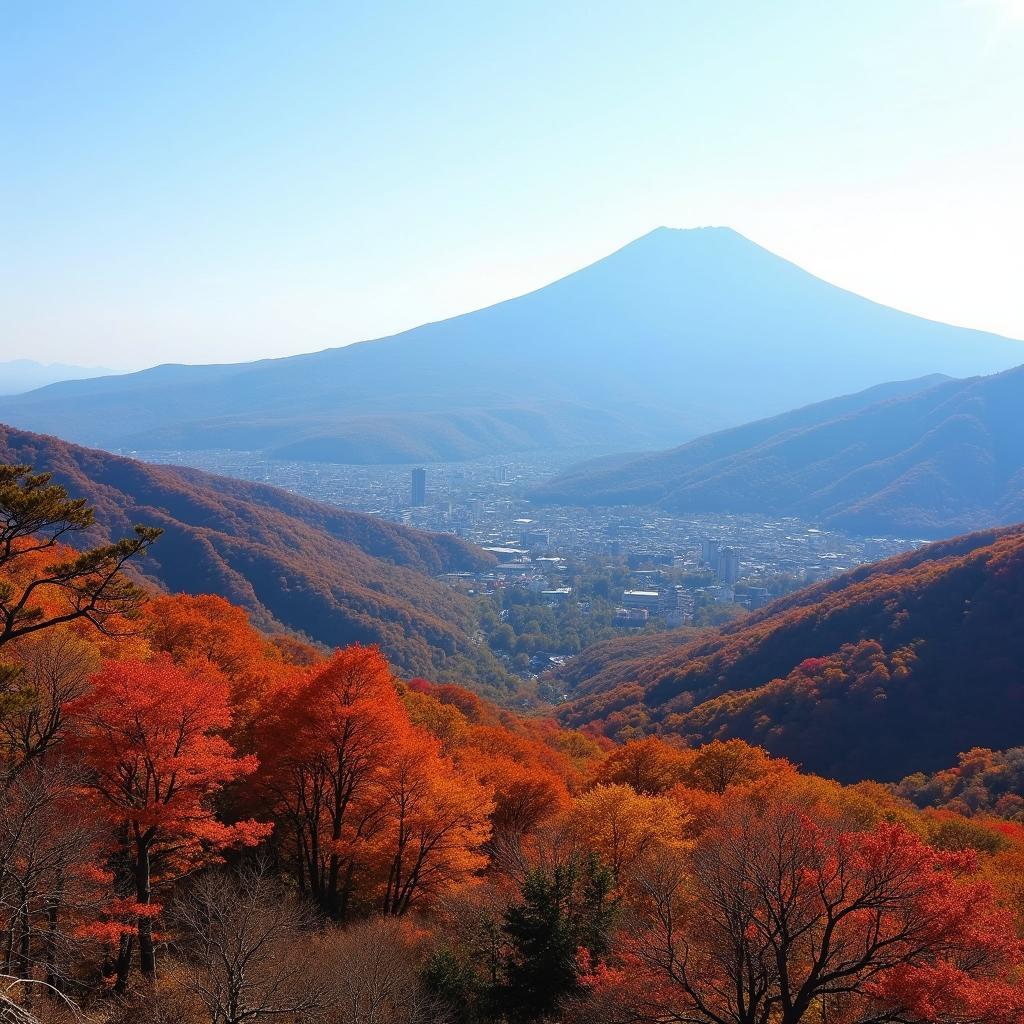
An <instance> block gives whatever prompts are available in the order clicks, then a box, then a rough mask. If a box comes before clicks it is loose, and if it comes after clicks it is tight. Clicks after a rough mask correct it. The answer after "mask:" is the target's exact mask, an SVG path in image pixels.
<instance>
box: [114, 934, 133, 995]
mask: <svg viewBox="0 0 1024 1024" xmlns="http://www.w3.org/2000/svg"><path fill="white" fill-rule="evenodd" d="M134 952H135V937H134V936H133V935H122V936H121V943H120V946H119V947H118V951H117V965H116V974H115V976H116V980H115V982H114V991H115V992H117V993H118V994H120V993H122V992H124V990H125V989H126V988H127V987H128V976H129V975H130V974H131V972H132V954H133V953H134Z"/></svg>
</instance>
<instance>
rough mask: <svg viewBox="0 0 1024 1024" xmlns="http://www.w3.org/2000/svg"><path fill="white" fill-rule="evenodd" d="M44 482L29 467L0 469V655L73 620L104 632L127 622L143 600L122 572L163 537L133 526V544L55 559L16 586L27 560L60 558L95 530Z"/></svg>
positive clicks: (47, 478) (88, 515)
mask: <svg viewBox="0 0 1024 1024" xmlns="http://www.w3.org/2000/svg"><path fill="white" fill-rule="evenodd" d="M51 479H52V477H51V474H50V473H32V471H31V467H30V466H14V465H2V466H0V575H2V578H0V647H2V646H3V645H4V644H7V643H9V642H10V641H12V640H16V639H18V638H19V637H22V636H27V635H28V634H30V633H36V632H38V631H39V630H42V629H48V628H49V627H51V626H56V625H59V624H60V623H65V622H72V621H74V620H76V619H85V620H87V621H88V622H90V623H91V624H92V625H93V626H95V627H96V628H97V629H99V630H101V631H103V632H108V631H109V628H110V623H111V620H112V619H113V618H114V617H115V616H123V615H126V614H130V613H131V612H132V611H134V610H135V608H136V607H137V606H138V604H139V602H140V600H141V599H142V596H143V595H142V591H141V590H140V588H139V587H137V586H136V585H135V584H134V583H132V582H131V580H129V579H127V578H126V577H125V576H123V575H122V574H121V570H122V568H123V567H124V565H125V563H126V562H127V561H128V559H130V558H133V557H135V556H136V555H140V554H142V553H143V552H144V551H145V550H146V549H147V548H148V547H149V546H150V545H151V544H152V543H153V542H154V541H155V540H156V539H157V537H159V536H160V534H161V533H162V532H163V531H161V530H160V529H158V528H156V527H152V526H136V527H135V536H134V537H126V538H124V539H123V540H119V541H116V542H115V543H113V544H104V545H101V546H99V547H95V548H90V549H89V550H87V551H83V552H81V553H80V554H76V555H72V556H70V557H57V558H56V559H55V560H54V561H53V562H50V563H48V564H47V563H45V562H44V564H42V565H40V566H38V567H33V568H32V570H31V571H29V572H28V573H27V574H25V578H23V579H18V576H19V573H17V571H16V570H17V569H19V568H20V567H21V565H23V564H25V563H27V561H28V560H29V559H30V558H31V557H32V556H37V555H39V554H41V553H43V552H46V551H50V550H55V549H56V552H59V551H60V549H59V548H58V545H60V544H61V543H62V542H65V541H67V540H69V539H70V538H71V537H72V536H74V535H76V534H81V533H82V532H83V531H85V530H88V529H89V527H90V526H92V525H93V522H94V516H93V512H92V509H90V508H89V507H88V506H87V504H86V502H85V499H84V498H69V497H68V493H67V491H66V490H65V489H64V488H63V487H61V486H60V485H59V484H54V483H51ZM56 552H55V553H56Z"/></svg>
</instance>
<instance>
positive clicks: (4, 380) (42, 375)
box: [0, 359, 113, 395]
mask: <svg viewBox="0 0 1024 1024" xmlns="http://www.w3.org/2000/svg"><path fill="white" fill-rule="evenodd" d="M111 373H113V371H112V370H105V369H104V368H103V367H101V366H69V365H67V364H66V363H37V362H36V361H35V360H34V359H12V360H9V361H8V362H3V363H0V395H18V394H21V393H22V392H24V391H33V390H35V389H36V388H41V387H44V386H45V385H47V384H53V383H54V382H55V381H61V380H81V379H84V378H86V377H105V376H108V375H110V374H111Z"/></svg>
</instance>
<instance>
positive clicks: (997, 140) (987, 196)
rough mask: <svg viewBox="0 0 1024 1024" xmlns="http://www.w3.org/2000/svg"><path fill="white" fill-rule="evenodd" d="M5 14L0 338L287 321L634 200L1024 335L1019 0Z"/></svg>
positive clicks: (545, 254) (474, 281) (154, 358)
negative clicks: (721, 227) (731, 230)
mask: <svg viewBox="0 0 1024 1024" xmlns="http://www.w3.org/2000/svg"><path fill="white" fill-rule="evenodd" d="M0 39H2V47H3V50H4V54H3V60H2V62H0V91H2V96H3V101H2V104H0V117H2V119H3V125H2V139H3V142H2V143H0V189H2V192H0V202H2V206H3V209H2V222H0V247H2V249H0V258H2V261H3V265H2V271H3V272H2V275H0V318H2V320H0V358H14V357H16V356H31V357H33V358H36V359H43V360H62V361H74V362H84V363H90V364H96V363H99V364H105V365H108V366H117V367H136V366H142V365H149V364H152V363H155V362H164V361H182V362H205V361H214V360H240V359H251V358H257V357H261V356H266V355H281V354H288V353H294V352H302V351H310V350H313V349H317V348H324V347H326V346H328V345H337V344H343V343H345V342H349V341H354V340H358V339H361V338H366V337H377V336H380V335H384V334H388V333H392V332H394V331H396V330H400V329H402V328H405V327H410V326H414V325H416V324H418V323H421V322H424V321H428V320H436V319H441V318H443V317H446V316H451V315H453V314H456V313H460V312H465V311H466V310H468V309H471V308H476V307H479V306H482V305H486V304H488V303H490V302H493V301H496V300H498V299H502V298H507V297H509V296H511V295H514V294H517V293H520V292H523V291H527V290H529V289H531V288H533V287H536V286H538V285H541V284H544V283H546V282H547V281H549V280H551V279H553V278H555V277H558V276H561V275H562V274H564V273H567V272H569V271H571V270H574V269H576V268H577V267H579V266H581V265H583V264H585V263H588V262H591V261H593V260H594V259H596V258H598V257H600V256H602V255H605V254H606V253H607V252H609V251H611V250H613V249H615V248H617V247H618V246H619V245H621V244H623V243H625V242H627V241H629V240H630V239H632V238H634V237H636V236H638V235H641V234H643V233H644V232H646V231H648V230H649V229H650V228H652V227H655V226H657V225H659V224H667V225H669V226H672V227H689V226H696V225H703V224H728V225H730V226H732V227H734V228H736V229H737V230H739V231H741V232H743V233H744V234H746V235H748V236H749V237H751V238H753V239H754V240H756V241H758V242H760V243H761V244H762V245H765V246H767V247H768V248H770V249H773V250H774V251H776V252H778V253H780V254H782V255H784V256H786V257H788V258H790V259H793V260H794V261H796V262H797V263H800V264H801V265H803V266H804V267H806V268H807V269H809V270H811V271H813V272H815V273H817V274H819V275H820V276H822V277H825V278H826V279H828V280H831V281H833V282H835V283H837V284H842V285H844V286H845V287H848V288H851V289H852V290H854V291H858V292H860V293H862V294H865V295H867V296H869V297H871V298H873V299H876V300H879V301H882V302H886V303H889V304H891V305H894V306H898V307H900V308H903V309H907V310H909V311H911V312H915V313H920V314H924V315H927V316H930V317H933V318H936V319H941V320H948V321H951V322H954V323H959V324H967V325H971V326H976V327H981V328H986V329H989V330H994V331H998V332H1001V333H1004V334H1009V335H1012V336H1016V337H1020V338H1024V283H1022V281H1024V255H1022V245H1024V184H1022V183H1024V0H879V2H874V0H856V2H850V3H845V2H842V0H833V2H830V3H824V2H822V0H813V2H791V0H780V2H777V3H764V2H763V0H751V2H747V3H740V2H728V0H701V2H690V0H671V2H649V3H646V2H643V0H632V2H629V3H625V2H622V0H617V2H614V3H604V2H600V0H585V2H579V3H570V2H558V0H545V2H540V3H533V2H529V0H519V2H517V3H502V4H499V3H490V2H480V0H474V2H466V3H448V2H444V0H431V2H429V3H423V2H416V3H407V4H394V3H379V4H378V3H360V4H346V3H341V2H334V3H302V2H288V3H278V2H273V3H271V2H258V0H238V2H232V0H216V2H213V3H211V2H208V0H202V2H196V3H189V2H186V0H174V2H173V3H160V4H138V3H135V2H132V3H125V4H115V3H105V2H102V0H93V2H90V3H81V2H78V0H74V2H69V3H65V4H61V3H58V2H49V3H24V4H15V3H11V4H5V5H4V6H3V10H2V14H0Z"/></svg>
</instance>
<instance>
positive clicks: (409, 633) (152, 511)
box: [0, 425, 501, 682]
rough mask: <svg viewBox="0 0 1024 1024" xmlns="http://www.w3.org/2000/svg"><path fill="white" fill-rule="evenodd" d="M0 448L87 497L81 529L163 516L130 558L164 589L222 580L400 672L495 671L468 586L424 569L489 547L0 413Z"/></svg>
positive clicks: (455, 674) (113, 530)
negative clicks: (66, 435)
mask: <svg viewBox="0 0 1024 1024" xmlns="http://www.w3.org/2000/svg"><path fill="white" fill-rule="evenodd" d="M0 462H3V463H15V464H21V463H25V464H29V465H32V466H34V467H35V468H36V470H37V471H43V470H45V471H48V472H51V473H53V475H54V478H55V480H56V481H57V482H59V483H61V484H63V485H64V486H65V487H66V488H67V489H68V491H69V492H70V493H71V494H73V495H74V496H76V497H84V498H86V499H88V501H89V503H90V505H92V506H93V507H94V509H95V512H96V520H97V525H96V526H95V527H94V528H93V530H92V532H91V535H89V536H87V537H86V538H84V541H87V542H89V543H98V542H101V541H107V540H109V539H110V538H112V537H119V536H123V535H124V534H126V533H127V532H129V531H130V529H131V526H132V525H133V524H135V523H137V522H142V523H146V524H148V525H152V526H160V527H163V530H164V534H163V536H162V537H161V538H160V540H159V541H158V542H157V543H156V545H154V547H153V549H152V552H151V554H150V556H149V557H147V558H146V559H145V560H144V561H143V562H141V563H139V566H138V569H139V571H140V572H141V573H142V575H143V577H144V578H145V579H146V580H147V581H148V582H149V583H151V584H153V585H155V586H157V587H159V588H161V589H166V590H169V591H181V592H185V593H193V594H199V593H212V594H220V595H222V596H224V597H226V598H228V599H229V600H231V601H232V602H234V603H235V604H238V605H241V606H242V607H243V608H245V609H246V610H247V611H248V612H249V614H250V616H251V617H252V618H253V621H254V622H255V624H256V625H257V626H259V627H261V628H263V629H265V630H268V631H281V630H283V629H288V630H293V631H296V632H301V633H304V634H307V635H308V636H310V637H312V638H313V639H315V640H318V641H321V642H322V643H324V644H328V645H330V646H340V645H344V644H348V643H353V642H357V641H358V642H362V643H376V644H380V646H381V647H382V648H383V649H384V650H385V651H386V652H387V654H388V656H389V657H390V658H391V659H393V661H394V662H395V663H396V664H397V665H398V666H399V667H400V668H401V669H403V670H404V671H405V672H407V673H410V674H424V675H431V676H432V677H434V678H442V677H443V678H462V679H475V680H476V681H478V682H480V681H481V680H483V681H490V682H493V681H495V680H496V679H498V678H499V677H500V676H501V673H500V672H497V673H495V671H494V669H495V665H494V663H493V662H491V661H489V660H488V656H487V654H486V652H481V651H480V650H479V649H478V648H477V646H476V645H474V644H473V643H471V641H470V639H469V636H470V633H471V631H473V630H474V629H475V625H476V620H475V617H474V614H473V610H472V608H471V606H470V605H469V603H468V601H467V599H465V598H463V597H461V596H459V595H457V594H455V593H454V592H453V591H452V590H451V589H450V588H449V587H447V586H446V585H445V584H443V583H441V582H439V581H438V580H436V579H434V578H433V576H434V575H436V574H438V573H442V572H448V571H460V570H466V569H472V568H479V567H481V566H486V565H489V564H491V562H492V561H493V558H492V557H491V556H490V555H487V554H486V553H485V552H483V551H481V550H480V549H478V548H475V547H473V546H472V545H470V544H467V543H465V542H464V541H461V540H459V539H458V538H456V537H450V536H445V535H439V534H438V535H435V534H428V533H424V532H421V531H418V530H412V529H408V528H406V527H402V526H397V525H394V524H391V523H387V522H383V521H381V520H378V519H375V518H374V517H372V516H367V515H361V514H359V513H354V512H348V511H345V510H343V509H339V508H335V507H333V506H330V505H324V504H320V503H318V502H314V501H309V500H307V499H305V498H300V497H297V496H295V495H293V494H289V493H287V492H285V491H280V490H277V489H276V488H273V487H268V486H266V485H263V484H255V483H247V482H242V481H239V480H229V479H226V478H223V477H218V476H213V475H211V474H209V473H203V472H200V471H199V470H194V469H183V468H178V467H174V466H153V465H148V464H146V463H143V462H137V461H134V460H132V459H125V458H121V457H119V456H115V455H109V454H107V453H105V452H101V451H92V450H89V449H86V448H80V447H78V446H76V445H71V444H67V443H65V442H63V441H60V440H58V439H56V438H53V437H43V436H40V435H37V434H30V433H26V432H24V431H20V430H15V429H12V428H10V427H4V426H2V425H0Z"/></svg>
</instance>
